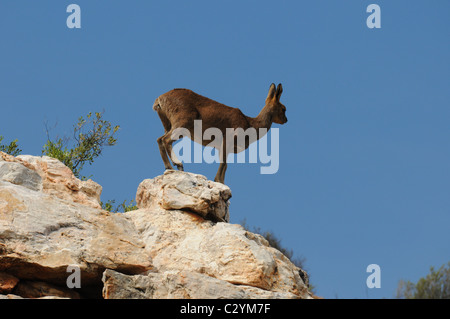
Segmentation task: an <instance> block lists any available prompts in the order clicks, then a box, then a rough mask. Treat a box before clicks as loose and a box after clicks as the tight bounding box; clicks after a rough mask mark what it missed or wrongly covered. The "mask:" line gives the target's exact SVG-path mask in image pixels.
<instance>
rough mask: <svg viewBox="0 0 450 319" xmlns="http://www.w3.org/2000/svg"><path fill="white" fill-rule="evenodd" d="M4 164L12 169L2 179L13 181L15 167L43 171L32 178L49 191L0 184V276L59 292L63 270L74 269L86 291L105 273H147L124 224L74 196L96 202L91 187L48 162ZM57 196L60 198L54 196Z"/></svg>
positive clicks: (147, 264) (138, 244) (138, 243)
mask: <svg viewBox="0 0 450 319" xmlns="http://www.w3.org/2000/svg"><path fill="white" fill-rule="evenodd" d="M3 154H4V153H3ZM0 155H2V153H0ZM6 158H7V160H9V162H8V163H7V164H15V165H12V166H2V167H10V168H11V169H12V171H10V172H8V171H5V172H4V174H3V176H14V173H15V172H18V171H20V169H17V167H16V165H24V163H28V164H26V165H27V167H26V169H28V170H31V169H32V168H33V167H38V168H39V167H47V169H46V170H38V172H40V174H42V175H40V176H41V177H42V176H44V177H45V178H47V179H48V178H49V176H50V175H51V176H52V178H53V182H52V183H54V187H52V188H49V185H50V182H47V184H45V183H44V184H43V187H42V188H40V189H42V191H36V188H34V189H31V188H30V187H27V185H23V184H20V183H19V184H16V183H11V182H6V181H5V180H0V272H7V273H8V274H11V275H14V276H15V277H17V278H20V279H25V280H36V281H45V282H49V283H53V284H57V285H61V286H65V285H66V279H67V277H68V275H69V274H68V273H67V267H68V266H69V265H77V266H78V267H79V268H80V271H81V276H82V282H83V286H85V287H86V286H91V285H100V284H101V276H102V273H103V271H104V270H105V269H106V268H109V269H116V270H119V271H122V272H124V273H127V274H137V273H141V272H144V271H147V270H149V269H152V267H153V266H152V262H151V258H150V257H149V255H148V254H146V253H145V251H144V249H143V248H144V243H143V242H142V240H141V239H140V238H139V235H138V234H137V232H136V230H135V228H134V225H133V223H132V222H131V221H130V220H129V219H128V218H126V217H125V216H122V215H119V214H114V213H109V212H106V211H103V210H101V209H97V208H94V207H93V206H96V205H92V203H93V202H92V201H91V200H79V199H80V198H81V197H80V196H81V195H80V194H84V195H83V196H97V193H96V191H95V189H96V187H95V186H94V187H92V185H94V184H95V183H94V182H87V183H84V182H81V181H79V180H76V179H75V178H74V177H73V175H71V174H68V173H64V171H65V170H64V169H62V170H59V169H56V168H58V167H61V165H62V164H61V163H59V164H57V163H55V162H54V161H56V160H53V159H51V160H49V159H48V158H47V159H41V158H40V157H37V158H34V157H30V156H22V157H20V158H18V160H17V162H14V161H12V160H11V159H10V158H8V157H6ZM30 163H31V164H30ZM37 163H38V164H37ZM50 163H51V164H50ZM0 164H3V165H4V164H5V161H2V162H0ZM30 167H31V168H30ZM64 167H65V166H64ZM44 171H45V172H46V173H45V174H44V173H43V172H44ZM60 171H62V172H63V173H58V172H60ZM27 174H28V172H27ZM63 177H66V178H68V179H67V180H66V179H64V178H63ZM45 178H43V180H44V179H45ZM18 180H20V179H14V181H18ZM74 180H75V182H74ZM70 183H73V185H79V186H80V188H79V190H78V191H75V190H74V191H73V192H74V193H75V195H74V196H71V195H68V194H69V192H68V188H67V185H68V184H70ZM45 185H47V186H45ZM46 189H47V191H46ZM58 190H60V191H61V193H62V194H59V193H55V192H57V191H58ZM77 192H78V195H77V194H76V193H77ZM92 194H94V195H92ZM86 198H87V197H86Z"/></svg>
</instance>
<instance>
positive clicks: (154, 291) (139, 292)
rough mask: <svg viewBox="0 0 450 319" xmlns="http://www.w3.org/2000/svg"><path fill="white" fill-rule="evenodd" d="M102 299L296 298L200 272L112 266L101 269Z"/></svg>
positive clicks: (295, 296) (288, 294)
mask: <svg viewBox="0 0 450 319" xmlns="http://www.w3.org/2000/svg"><path fill="white" fill-rule="evenodd" d="M103 283H104V287H103V297H104V298H105V299H295V298H298V296H297V295H294V294H292V293H288V292H272V291H267V290H264V289H259V288H255V287H250V286H243V285H233V284H231V283H229V282H227V281H223V280H219V279H216V278H213V277H210V276H207V275H203V274H200V273H195V272H189V271H186V270H171V271H166V272H158V273H149V274H148V275H145V276H144V275H134V276H128V275H124V274H121V273H119V272H116V271H113V270H109V269H107V270H105V272H104V273H103Z"/></svg>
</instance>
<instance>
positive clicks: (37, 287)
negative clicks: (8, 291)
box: [14, 281, 80, 299]
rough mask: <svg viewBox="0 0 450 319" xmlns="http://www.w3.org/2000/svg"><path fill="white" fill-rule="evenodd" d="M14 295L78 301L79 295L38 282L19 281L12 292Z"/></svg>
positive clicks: (64, 288)
mask: <svg viewBox="0 0 450 319" xmlns="http://www.w3.org/2000/svg"><path fill="white" fill-rule="evenodd" d="M14 294H16V295H19V296H21V297H22V298H42V297H59V298H69V299H80V295H79V294H78V292H76V291H74V290H71V289H68V288H67V287H58V286H55V285H52V284H49V283H47V282H39V281H21V282H20V283H19V284H18V285H17V287H16V289H15V290H14Z"/></svg>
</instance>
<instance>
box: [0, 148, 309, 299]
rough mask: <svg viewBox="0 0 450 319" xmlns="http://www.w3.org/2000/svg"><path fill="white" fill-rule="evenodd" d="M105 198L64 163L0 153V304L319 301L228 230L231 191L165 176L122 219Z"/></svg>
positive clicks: (254, 243) (290, 268)
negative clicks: (72, 279) (75, 276)
mask: <svg viewBox="0 0 450 319" xmlns="http://www.w3.org/2000/svg"><path fill="white" fill-rule="evenodd" d="M100 193H101V186H100V185H98V184H97V183H95V182H93V181H80V180H79V179H77V178H75V177H74V176H73V174H72V173H71V171H70V169H68V168H67V167H66V166H64V165H63V164H62V163H61V162H59V161H58V160H55V159H52V158H49V157H45V156H44V157H36V156H29V155H23V156H18V157H12V156H10V155H7V154H5V153H1V152H0V299H11V298H21V297H24V298H78V297H82V298H84V297H90V296H94V297H101V293H102V289H103V296H104V297H105V298H310V297H311V294H310V292H309V291H308V289H307V285H306V284H305V283H307V275H306V273H305V272H304V271H303V270H301V269H299V268H297V267H296V266H295V265H294V264H292V263H291V262H290V261H289V259H288V258H287V257H286V256H284V255H283V254H282V253H281V252H279V251H278V250H276V249H274V248H272V247H270V246H269V244H268V242H267V241H266V240H265V239H264V238H263V237H262V236H260V235H257V234H253V233H251V232H248V231H246V230H245V229H244V228H243V227H242V226H240V225H233V224H229V223H228V220H229V212H228V206H229V201H228V200H229V198H230V197H231V191H230V189H229V188H228V187H227V186H225V185H223V184H220V183H215V182H212V181H209V180H207V179H206V178H205V177H204V176H202V175H197V174H192V173H186V172H179V171H166V172H165V173H164V175H162V176H158V177H155V178H154V179H147V180H144V181H143V182H142V183H141V184H140V185H139V188H138V191H137V194H136V201H137V204H138V206H139V209H138V210H135V211H130V212H127V213H123V214H115V213H110V212H106V211H104V210H102V209H100V205H99V197H100ZM218 221H219V222H218ZM220 221H226V222H220ZM72 265H76V266H77V267H79V269H80V273H81V289H80V290H77V292H76V293H75V292H74V291H73V290H67V289H66V280H67V278H68V276H69V275H70V273H68V272H67V270H68V266H72ZM102 278H103V281H102Z"/></svg>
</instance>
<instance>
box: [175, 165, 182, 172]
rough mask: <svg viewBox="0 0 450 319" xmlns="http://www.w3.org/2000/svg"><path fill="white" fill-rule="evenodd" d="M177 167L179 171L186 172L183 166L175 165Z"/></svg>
mask: <svg viewBox="0 0 450 319" xmlns="http://www.w3.org/2000/svg"><path fill="white" fill-rule="evenodd" d="M175 166H176V167H177V169H178V170H179V171H184V167H183V164H175Z"/></svg>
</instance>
